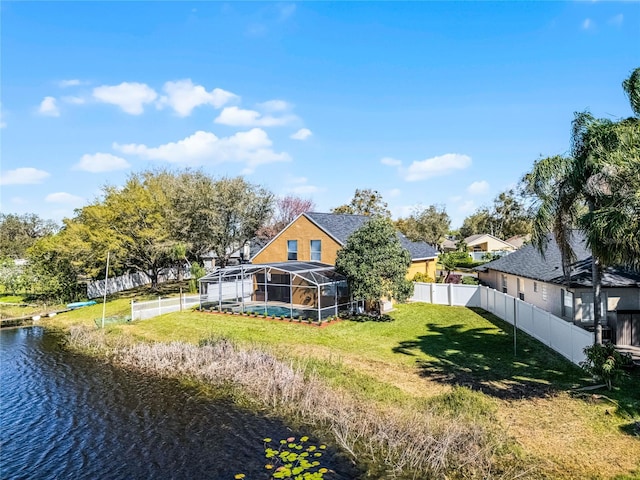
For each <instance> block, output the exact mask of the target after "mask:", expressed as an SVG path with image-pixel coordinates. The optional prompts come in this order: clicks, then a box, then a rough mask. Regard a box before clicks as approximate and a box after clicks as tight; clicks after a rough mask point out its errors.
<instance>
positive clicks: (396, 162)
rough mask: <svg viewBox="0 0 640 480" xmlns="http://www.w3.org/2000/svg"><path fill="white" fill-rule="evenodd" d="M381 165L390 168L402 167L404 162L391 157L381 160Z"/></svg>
mask: <svg viewBox="0 0 640 480" xmlns="http://www.w3.org/2000/svg"><path fill="white" fill-rule="evenodd" d="M380 163H381V164H383V165H388V166H390V167H399V166H400V165H402V162H401V161H400V160H396V159H395V158H391V157H384V158H381V159H380Z"/></svg>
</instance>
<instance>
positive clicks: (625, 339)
mask: <svg viewBox="0 0 640 480" xmlns="http://www.w3.org/2000/svg"><path fill="white" fill-rule="evenodd" d="M572 246H573V249H574V251H575V253H576V257H577V260H576V261H575V262H574V263H573V264H572V265H571V271H570V275H569V281H568V283H567V280H566V279H565V276H564V274H563V271H562V259H561V255H560V250H559V249H558V245H557V244H556V242H555V241H554V240H553V238H550V240H549V242H548V246H547V249H546V251H545V254H544V256H543V255H542V254H541V253H540V252H539V251H538V249H537V248H536V247H534V246H533V245H531V244H528V245H525V246H523V247H522V248H520V249H519V250H517V251H516V252H514V253H511V254H509V255H507V256H505V257H502V258H499V259H497V260H494V261H492V262H489V263H486V264H484V265H482V266H480V267H478V268H476V270H477V271H478V278H479V279H480V281H481V282H483V283H484V284H486V285H488V286H489V287H492V288H495V289H496V290H499V291H501V292H504V293H508V294H509V295H512V296H514V297H519V298H520V299H521V300H524V301H525V302H528V303H531V304H533V305H535V306H537V307H539V308H541V309H543V310H546V311H547V312H550V313H552V314H553V315H555V316H557V317H560V318H563V319H565V320H567V321H570V322H573V323H574V324H576V325H579V326H582V327H584V328H586V329H590V328H593V290H592V283H591V253H590V251H589V248H588V247H587V244H586V241H585V239H584V236H583V235H581V234H579V233H578V232H575V233H574V237H573V240H572ZM602 311H603V312H606V314H605V315H603V336H604V338H605V339H609V340H611V341H613V342H614V343H616V344H617V345H621V346H623V345H633V346H640V272H633V271H630V270H626V269H622V268H607V269H605V270H604V271H603V274H602Z"/></svg>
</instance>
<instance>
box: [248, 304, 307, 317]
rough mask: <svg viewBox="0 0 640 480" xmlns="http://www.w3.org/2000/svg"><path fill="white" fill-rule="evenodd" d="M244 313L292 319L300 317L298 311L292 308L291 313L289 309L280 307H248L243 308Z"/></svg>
mask: <svg viewBox="0 0 640 480" xmlns="http://www.w3.org/2000/svg"><path fill="white" fill-rule="evenodd" d="M244 311H245V312H246V313H257V314H260V315H264V314H266V315H269V316H270V317H290V316H292V314H293V317H294V318H295V317H297V316H298V315H300V312H299V311H298V309H296V308H294V309H293V311H292V310H291V309H290V308H289V307H282V306H280V305H266V306H264V305H250V306H247V307H244Z"/></svg>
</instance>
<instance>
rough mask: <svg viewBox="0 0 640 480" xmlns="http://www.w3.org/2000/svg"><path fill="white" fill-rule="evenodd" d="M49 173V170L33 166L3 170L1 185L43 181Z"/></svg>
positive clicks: (0, 176) (28, 183)
mask: <svg viewBox="0 0 640 480" xmlns="http://www.w3.org/2000/svg"><path fill="white" fill-rule="evenodd" d="M49 175H50V174H49V172H45V171H44V170H38V169H37V168H33V167H23V168H16V169H15V170H7V171H6V172H2V174H1V175H0V185H33V184H36V183H42V181H43V180H44V179H45V178H47V177H48V176H49Z"/></svg>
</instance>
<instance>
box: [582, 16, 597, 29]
mask: <svg viewBox="0 0 640 480" xmlns="http://www.w3.org/2000/svg"><path fill="white" fill-rule="evenodd" d="M595 26H596V23H595V22H594V21H593V20H591V19H590V18H585V19H584V21H583V22H582V29H583V30H591V29H592V28H593V27H595Z"/></svg>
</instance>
